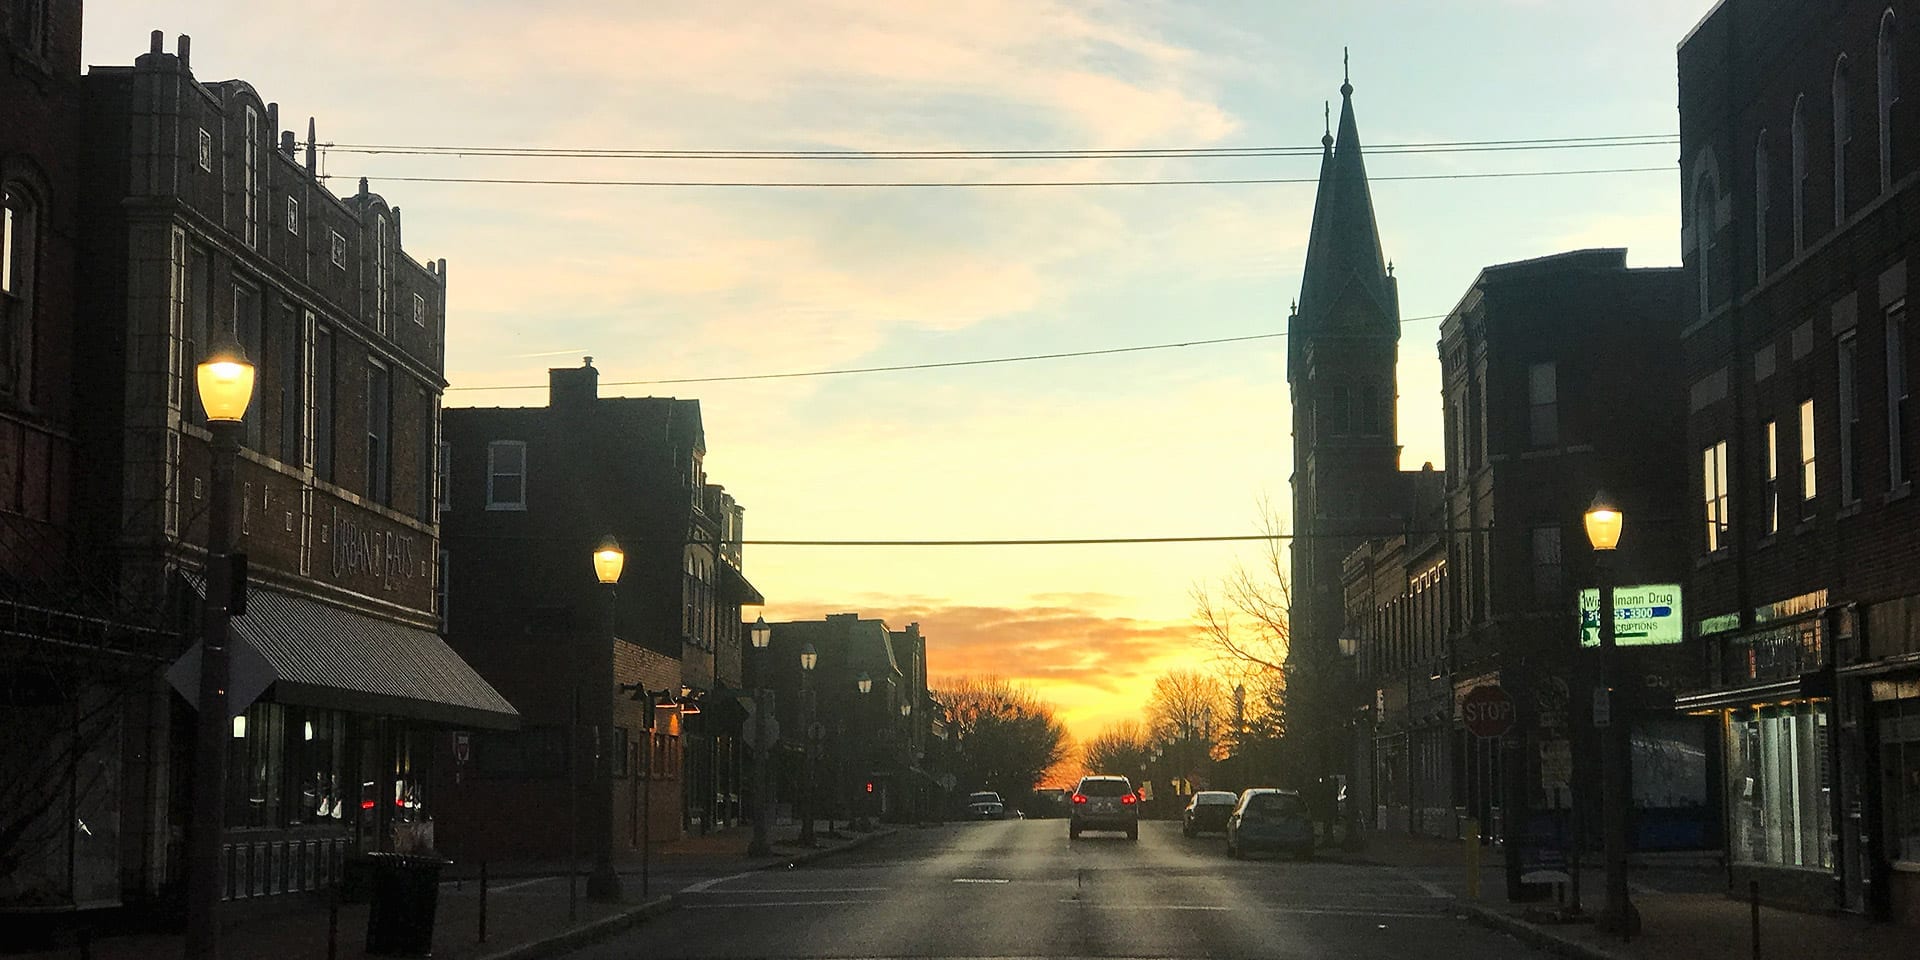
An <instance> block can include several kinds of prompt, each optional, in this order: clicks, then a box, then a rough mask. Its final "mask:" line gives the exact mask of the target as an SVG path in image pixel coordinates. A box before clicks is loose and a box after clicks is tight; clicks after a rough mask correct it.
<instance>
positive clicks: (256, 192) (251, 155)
mask: <svg viewBox="0 0 1920 960" xmlns="http://www.w3.org/2000/svg"><path fill="white" fill-rule="evenodd" d="M241 124H242V126H241V132H242V138H241V144H242V149H243V150H244V151H245V153H244V154H243V155H242V156H241V157H240V191H241V194H242V197H241V208H242V209H243V210H244V211H245V216H246V242H247V246H249V247H257V246H259V245H260V215H261V209H260V208H261V196H260V185H261V182H262V180H263V178H262V177H261V175H260V173H261V171H260V166H261V164H260V156H261V150H260V138H261V131H260V114H259V113H258V112H257V111H255V110H254V109H253V107H252V106H248V107H247V108H246V110H245V111H244V112H243V113H242V114H241Z"/></svg>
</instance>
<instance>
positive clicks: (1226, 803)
mask: <svg viewBox="0 0 1920 960" xmlns="http://www.w3.org/2000/svg"><path fill="white" fill-rule="evenodd" d="M1239 802H1240V798H1239V797H1236V796H1234V795H1233V793H1232V792H1231V791H1227V790H1202V791H1200V792H1199V793H1196V794H1194V795H1193V799H1192V800H1189V801H1187V809H1186V812H1185V813H1183V814H1181V816H1180V819H1181V825H1180V832H1181V833H1182V834H1184V835H1186V836H1189V837H1195V836H1199V835H1200V834H1201V833H1203V832H1206V833H1225V832H1227V817H1228V816H1229V815H1231V814H1232V813H1233V808H1234V805H1236V804H1238V803H1239Z"/></svg>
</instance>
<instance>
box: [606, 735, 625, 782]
mask: <svg viewBox="0 0 1920 960" xmlns="http://www.w3.org/2000/svg"><path fill="white" fill-rule="evenodd" d="M608 733H609V736H610V738H611V739H610V740H609V741H608V743H607V748H606V758H607V773H608V774H609V775H611V776H612V777H613V778H614V779H615V780H625V779H626V777H627V768H628V764H627V754H628V752H629V748H628V746H627V728H626V727H614V728H612V729H611V730H609V731H608Z"/></svg>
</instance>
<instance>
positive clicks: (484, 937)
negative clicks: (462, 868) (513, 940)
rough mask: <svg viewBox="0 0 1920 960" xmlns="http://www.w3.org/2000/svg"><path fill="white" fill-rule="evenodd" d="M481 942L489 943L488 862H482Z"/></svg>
mask: <svg viewBox="0 0 1920 960" xmlns="http://www.w3.org/2000/svg"><path fill="white" fill-rule="evenodd" d="M480 942H481V943H486V942H487V862H486V861H485V860H482V861H480Z"/></svg>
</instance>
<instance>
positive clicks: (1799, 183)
mask: <svg viewBox="0 0 1920 960" xmlns="http://www.w3.org/2000/svg"><path fill="white" fill-rule="evenodd" d="M1792 141H1793V254H1794V256H1796V257H1797V256H1799V255H1800V252H1801V251H1802V250H1805V249H1806V247H1807V166H1808V164H1807V98H1806V95H1805V94H1802V95H1800V96H1798V97H1795V98H1794V100H1793V129H1792Z"/></svg>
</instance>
